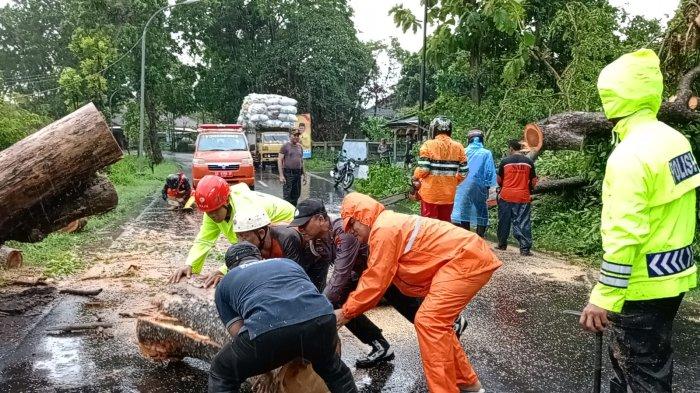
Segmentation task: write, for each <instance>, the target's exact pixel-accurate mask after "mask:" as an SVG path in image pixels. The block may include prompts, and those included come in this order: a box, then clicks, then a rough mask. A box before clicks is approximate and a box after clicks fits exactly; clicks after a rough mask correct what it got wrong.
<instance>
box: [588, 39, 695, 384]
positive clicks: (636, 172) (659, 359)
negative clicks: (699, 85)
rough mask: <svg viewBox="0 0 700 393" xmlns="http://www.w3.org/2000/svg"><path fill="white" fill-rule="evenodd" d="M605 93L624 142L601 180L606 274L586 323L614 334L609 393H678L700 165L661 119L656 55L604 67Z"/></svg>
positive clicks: (639, 54) (645, 52)
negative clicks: (677, 337) (681, 316)
mask: <svg viewBox="0 0 700 393" xmlns="http://www.w3.org/2000/svg"><path fill="white" fill-rule="evenodd" d="M598 92H599V94H600V99H601V101H602V103H603V109H604V111H605V116H606V117H607V118H608V119H610V120H611V121H612V122H613V124H615V127H614V128H613V132H614V134H613V137H614V138H615V139H616V140H619V141H620V142H619V143H618V144H617V146H616V147H615V149H614V150H613V152H612V153H611V154H610V157H609V158H608V162H607V166H606V168H605V178H604V180H603V196H602V198H603V211H602V216H601V224H600V226H601V228H600V230H601V235H602V241H603V251H604V254H603V261H602V264H601V269H600V276H599V278H598V283H597V284H596V285H595V287H594V288H593V291H592V292H591V296H590V300H589V303H588V305H587V306H586V307H585V308H584V309H583V312H582V314H581V318H580V321H579V322H580V324H581V326H582V327H583V328H584V329H586V330H589V331H593V332H602V331H603V330H604V329H606V328H609V330H610V333H611V336H612V337H611V341H610V348H609V352H610V361H611V363H612V368H613V371H614V377H613V378H612V380H611V381H610V391H611V392H612V393H626V392H630V391H631V392H671V386H672V378H673V356H672V354H673V349H672V347H671V343H672V338H673V320H674V319H675V317H676V313H677V311H678V307H679V306H680V304H681V301H682V299H683V295H684V294H685V293H686V292H687V291H689V290H690V289H691V288H694V287H695V286H696V285H697V267H696V266H695V262H694V259H693V249H692V243H693V239H694V237H695V231H696V190H697V188H698V187H700V169H699V168H698V163H697V160H696V159H695V157H694V156H693V153H692V151H691V147H690V143H689V142H688V140H687V139H686V138H685V137H684V136H683V135H682V134H681V133H679V132H678V131H676V130H675V129H673V128H671V127H669V126H668V125H666V124H664V123H662V122H660V121H658V120H657V118H656V116H657V113H658V111H659V108H660V106H661V98H662V94H663V77H662V75H661V70H660V68H659V58H658V57H657V56H656V54H655V53H654V52H653V51H651V50H649V49H641V50H638V51H636V52H632V53H628V54H625V55H623V56H621V57H620V58H618V59H617V60H615V61H614V62H612V63H611V64H609V65H608V66H606V67H605V68H604V69H603V70H602V71H601V73H600V76H599V77H598Z"/></svg>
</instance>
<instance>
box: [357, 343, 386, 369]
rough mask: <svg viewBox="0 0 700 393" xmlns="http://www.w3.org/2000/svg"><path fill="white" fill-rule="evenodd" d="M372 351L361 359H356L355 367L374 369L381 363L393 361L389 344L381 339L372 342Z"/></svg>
mask: <svg viewBox="0 0 700 393" xmlns="http://www.w3.org/2000/svg"><path fill="white" fill-rule="evenodd" d="M371 345H372V351H371V352H370V353H369V354H367V356H365V357H364V358H362V359H357V362H355V366H356V367H357V368H370V367H374V366H376V365H377V364H379V363H381V362H387V361H389V360H393V359H394V351H393V350H392V349H391V348H389V343H388V342H387V341H386V340H385V339H383V338H381V339H379V340H374V341H372V344H371Z"/></svg>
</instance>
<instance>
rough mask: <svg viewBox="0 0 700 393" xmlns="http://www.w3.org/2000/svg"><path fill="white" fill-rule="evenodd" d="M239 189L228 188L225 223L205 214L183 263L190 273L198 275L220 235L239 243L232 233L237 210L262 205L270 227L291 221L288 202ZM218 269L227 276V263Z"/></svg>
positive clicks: (292, 216)
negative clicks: (228, 214)
mask: <svg viewBox="0 0 700 393" xmlns="http://www.w3.org/2000/svg"><path fill="white" fill-rule="evenodd" d="M238 186H239V185H238V184H237V185H234V186H231V195H230V196H229V204H230V206H231V217H230V218H229V220H228V221H226V220H224V221H222V222H218V223H217V222H214V220H212V219H211V218H209V216H208V215H207V214H204V217H203V219H202V226H201V227H200V229H199V233H198V234H197V237H196V238H195V240H194V244H192V247H191V248H190V252H189V254H188V255H187V261H186V262H185V263H186V264H187V265H190V266H192V272H193V273H195V274H198V273H200V272H201V271H202V267H203V266H204V260H205V259H206V258H207V255H208V254H209V251H211V249H212V248H214V245H215V244H216V241H217V239H218V238H219V236H220V235H222V234H223V235H224V236H226V239H227V240H228V241H229V242H230V243H231V244H235V243H236V242H237V241H238V238H237V237H236V232H234V231H233V217H234V216H235V214H236V210H237V209H245V208H246V207H249V206H261V207H263V208H264V209H265V212H266V213H267V215H268V216H269V217H270V222H272V223H273V224H279V223H289V222H291V221H292V220H293V219H294V205H292V204H291V203H289V202H287V201H285V200H284V199H281V198H277V197H276V196H273V195H269V194H264V193H262V192H256V191H250V190H249V189H247V187H245V189H243V188H242V187H238ZM219 270H220V271H221V272H222V273H224V274H226V272H227V271H228V269H227V268H226V264H223V265H222V266H221V267H220V268H219Z"/></svg>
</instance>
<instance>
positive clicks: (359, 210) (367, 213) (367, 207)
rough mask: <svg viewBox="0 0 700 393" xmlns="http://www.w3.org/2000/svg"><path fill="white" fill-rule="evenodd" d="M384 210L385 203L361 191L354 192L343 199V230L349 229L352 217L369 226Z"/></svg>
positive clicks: (341, 207)
mask: <svg viewBox="0 0 700 393" xmlns="http://www.w3.org/2000/svg"><path fill="white" fill-rule="evenodd" d="M383 211H384V205H382V204H381V203H379V202H377V201H376V200H374V199H373V198H372V197H369V196H367V195H364V194H360V193H359V192H352V193H350V194H348V195H347V196H346V197H345V198H344V199H343V204H342V205H341V206H340V217H342V218H343V230H345V231H346V232H347V231H348V229H349V228H348V224H350V219H351V218H354V219H355V220H357V221H359V222H361V223H362V224H365V225H367V226H369V227H370V228H371V227H372V225H374V222H375V221H376V220H377V217H379V215H380V214H381V213H382V212H383Z"/></svg>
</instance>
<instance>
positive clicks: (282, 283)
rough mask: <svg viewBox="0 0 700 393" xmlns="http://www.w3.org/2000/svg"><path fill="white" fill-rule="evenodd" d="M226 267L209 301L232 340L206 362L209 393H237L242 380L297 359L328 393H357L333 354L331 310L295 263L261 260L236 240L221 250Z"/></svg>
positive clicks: (251, 247)
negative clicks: (211, 302)
mask: <svg viewBox="0 0 700 393" xmlns="http://www.w3.org/2000/svg"><path fill="white" fill-rule="evenodd" d="M226 266H227V267H228V269H229V272H228V274H226V276H225V277H224V278H223V279H222V280H221V282H220V283H219V285H218V286H217V288H216V295H215V302H216V309H217V311H218V312H219V316H220V317H221V321H222V322H223V323H224V325H226V328H227V330H228V331H229V333H230V334H231V336H232V337H233V339H232V341H231V342H229V343H228V344H226V345H225V346H224V347H223V348H222V349H221V350H220V351H219V353H218V354H217V355H216V356H215V357H214V360H213V361H212V363H211V369H210V370H209V392H210V393H214V392H216V393H223V392H238V391H239V389H240V385H241V383H242V382H243V381H245V380H246V379H247V378H249V377H252V376H255V375H259V374H263V373H265V372H268V371H272V370H274V369H275V368H277V367H280V366H282V365H284V364H286V363H288V362H290V361H292V360H294V359H296V358H300V357H303V358H304V359H305V360H308V361H309V362H310V363H311V365H312V367H313V369H314V371H315V372H316V373H317V374H318V375H319V376H320V377H321V378H322V379H323V381H324V382H325V383H326V386H327V387H328V390H330V391H331V393H348V392H357V386H356V385H355V381H354V380H353V378H352V374H351V372H350V369H349V368H348V367H347V366H346V365H345V363H343V361H342V360H341V359H340V356H339V355H338V354H337V353H336V344H337V341H338V336H337V332H336V319H335V316H334V315H333V308H332V307H331V304H330V303H329V302H328V300H326V298H325V297H324V296H323V295H321V294H320V293H319V292H318V290H317V289H316V287H315V286H314V285H313V283H312V282H311V280H309V277H308V276H307V275H306V273H304V270H303V269H302V268H301V267H300V266H299V265H298V264H297V263H295V262H294V261H292V260H289V259H284V258H276V259H265V260H263V259H262V256H261V255H260V250H258V248H257V247H256V246H254V245H253V244H251V243H248V242H246V241H241V242H239V243H237V244H234V245H233V246H231V247H230V248H229V249H228V251H227V252H226Z"/></svg>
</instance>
